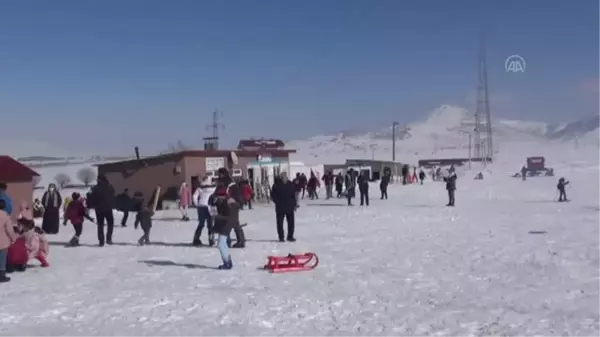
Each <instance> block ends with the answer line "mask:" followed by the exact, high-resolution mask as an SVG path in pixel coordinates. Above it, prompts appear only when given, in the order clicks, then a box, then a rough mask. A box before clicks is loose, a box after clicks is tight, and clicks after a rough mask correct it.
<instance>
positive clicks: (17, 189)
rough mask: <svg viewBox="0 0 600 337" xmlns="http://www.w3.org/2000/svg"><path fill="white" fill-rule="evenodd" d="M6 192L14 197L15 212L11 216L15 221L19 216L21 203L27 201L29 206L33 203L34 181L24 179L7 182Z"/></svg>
mask: <svg viewBox="0 0 600 337" xmlns="http://www.w3.org/2000/svg"><path fill="white" fill-rule="evenodd" d="M6 185H7V190H6V192H7V193H8V195H9V196H10V198H11V199H12V203H13V212H12V214H11V218H12V219H13V221H16V220H17V217H18V216H19V210H20V208H21V203H22V202H26V203H27V204H28V205H29V206H31V204H33V187H34V186H33V181H24V182H16V183H7V184H6Z"/></svg>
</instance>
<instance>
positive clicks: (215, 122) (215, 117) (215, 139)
mask: <svg viewBox="0 0 600 337" xmlns="http://www.w3.org/2000/svg"><path fill="white" fill-rule="evenodd" d="M221 117H223V111H221V110H219V109H215V111H213V113H212V123H211V124H209V125H207V126H206V128H207V129H210V130H212V137H210V139H207V138H205V139H204V140H205V141H207V140H210V143H211V149H212V150H218V149H219V130H223V129H225V124H223V123H221V122H220V121H219V120H220V118H221Z"/></svg>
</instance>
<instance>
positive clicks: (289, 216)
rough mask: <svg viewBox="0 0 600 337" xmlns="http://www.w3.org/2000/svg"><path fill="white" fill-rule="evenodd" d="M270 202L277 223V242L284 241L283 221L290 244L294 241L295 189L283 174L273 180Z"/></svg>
mask: <svg viewBox="0 0 600 337" xmlns="http://www.w3.org/2000/svg"><path fill="white" fill-rule="evenodd" d="M271 200H273V203H274V204H275V218H276V221H277V235H278V236H279V241H280V242H284V241H285V240H284V237H285V232H284V231H283V220H284V219H285V220H286V222H287V226H288V235H287V240H288V241H290V242H294V241H296V239H295V238H294V226H295V218H294V212H295V211H296V204H297V201H296V189H295V188H294V184H293V183H292V182H291V181H290V180H289V179H288V177H287V174H286V173H285V172H283V173H281V175H280V177H279V178H277V179H275V183H274V184H273V187H272V188H271Z"/></svg>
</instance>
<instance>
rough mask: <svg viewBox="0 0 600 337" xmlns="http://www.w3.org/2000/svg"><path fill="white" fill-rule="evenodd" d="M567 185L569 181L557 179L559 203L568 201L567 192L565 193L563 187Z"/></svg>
mask: <svg viewBox="0 0 600 337" xmlns="http://www.w3.org/2000/svg"><path fill="white" fill-rule="evenodd" d="M567 185H569V181H568V180H565V178H560V179H558V184H557V185H556V188H557V189H558V193H559V195H558V201H559V202H564V201H568V199H567V192H566V191H565V187H566V186H567Z"/></svg>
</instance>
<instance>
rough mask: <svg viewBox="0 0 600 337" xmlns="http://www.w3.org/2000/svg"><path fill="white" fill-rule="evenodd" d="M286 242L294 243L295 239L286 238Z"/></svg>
mask: <svg viewBox="0 0 600 337" xmlns="http://www.w3.org/2000/svg"><path fill="white" fill-rule="evenodd" d="M287 240H288V241H289V242H296V239H294V238H287Z"/></svg>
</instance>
